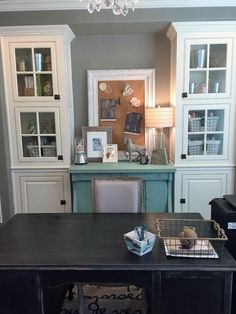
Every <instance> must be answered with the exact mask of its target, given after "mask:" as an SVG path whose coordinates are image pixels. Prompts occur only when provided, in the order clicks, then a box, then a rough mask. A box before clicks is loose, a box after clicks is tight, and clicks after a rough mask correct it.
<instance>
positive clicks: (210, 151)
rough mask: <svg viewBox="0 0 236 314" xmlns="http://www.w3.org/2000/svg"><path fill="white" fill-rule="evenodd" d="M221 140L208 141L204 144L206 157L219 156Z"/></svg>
mask: <svg viewBox="0 0 236 314" xmlns="http://www.w3.org/2000/svg"><path fill="white" fill-rule="evenodd" d="M220 144H221V140H208V141H207V142H206V153H207V155H219V153H220Z"/></svg>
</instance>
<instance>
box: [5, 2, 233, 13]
mask: <svg viewBox="0 0 236 314" xmlns="http://www.w3.org/2000/svg"><path fill="white" fill-rule="evenodd" d="M87 4H88V0H83V1H80V0H38V1H32V0H4V1H3V0H2V1H0V12H11V11H45V10H73V9H76V10H84V9H86V8H87ZM235 6H236V1H235V0H224V1H222V0H208V1H206V0H198V1H192V0H178V1H176V0H139V2H138V3H137V4H136V8H137V9H145V8H194V7H235Z"/></svg>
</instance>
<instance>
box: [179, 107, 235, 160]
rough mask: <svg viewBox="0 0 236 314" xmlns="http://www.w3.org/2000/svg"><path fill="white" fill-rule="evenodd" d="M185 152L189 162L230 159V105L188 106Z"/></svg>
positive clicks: (185, 127) (186, 112) (185, 123)
mask: <svg viewBox="0 0 236 314" xmlns="http://www.w3.org/2000/svg"><path fill="white" fill-rule="evenodd" d="M183 119H184V123H183V150H182V153H183V154H184V155H183V156H185V159H186V160H187V161H193V162H195V163H196V161H200V160H201V161H204V160H205V161H207V160H220V159H224V160H225V159H227V158H228V155H227V154H228V150H227V147H228V125H229V104H217V105H214V106H212V105H204V104H202V105H186V106H184V115H183Z"/></svg>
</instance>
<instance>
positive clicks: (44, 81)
mask: <svg viewBox="0 0 236 314" xmlns="http://www.w3.org/2000/svg"><path fill="white" fill-rule="evenodd" d="M36 86H37V96H52V95H53V85H52V74H36Z"/></svg>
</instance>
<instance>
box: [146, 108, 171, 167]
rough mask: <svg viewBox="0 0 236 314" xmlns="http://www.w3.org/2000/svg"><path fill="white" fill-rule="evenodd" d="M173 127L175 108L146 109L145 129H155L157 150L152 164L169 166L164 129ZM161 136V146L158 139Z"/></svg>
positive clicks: (153, 154)
mask: <svg viewBox="0 0 236 314" xmlns="http://www.w3.org/2000/svg"><path fill="white" fill-rule="evenodd" d="M172 126H173V107H155V108H146V109H145V127H146V128H155V130H156V132H155V148H154V149H153V151H152V156H151V162H150V163H151V164H158V165H166V164H168V158H167V152H166V148H165V147H164V133H163V128H170V127H172ZM158 134H159V144H158V143H157V138H158Z"/></svg>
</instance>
